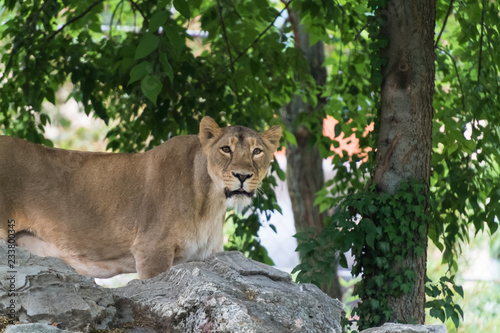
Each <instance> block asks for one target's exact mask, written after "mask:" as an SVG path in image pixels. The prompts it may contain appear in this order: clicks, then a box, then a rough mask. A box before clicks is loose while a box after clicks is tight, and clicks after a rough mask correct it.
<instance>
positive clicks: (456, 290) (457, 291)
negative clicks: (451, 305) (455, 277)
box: [453, 285, 464, 298]
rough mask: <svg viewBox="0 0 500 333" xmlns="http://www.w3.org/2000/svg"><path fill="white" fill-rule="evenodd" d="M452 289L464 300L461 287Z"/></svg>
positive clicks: (455, 286)
mask: <svg viewBox="0 0 500 333" xmlns="http://www.w3.org/2000/svg"><path fill="white" fill-rule="evenodd" d="M453 289H454V290H455V292H456V293H457V294H459V295H460V297H462V298H464V288H463V287H462V286H458V285H454V286H453Z"/></svg>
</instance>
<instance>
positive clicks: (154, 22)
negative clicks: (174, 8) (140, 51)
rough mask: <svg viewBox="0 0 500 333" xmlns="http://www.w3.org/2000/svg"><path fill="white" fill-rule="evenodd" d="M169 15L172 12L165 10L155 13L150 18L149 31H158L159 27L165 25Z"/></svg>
mask: <svg viewBox="0 0 500 333" xmlns="http://www.w3.org/2000/svg"><path fill="white" fill-rule="evenodd" d="M169 15H170V13H169V12H167V11H165V10H162V11H160V12H156V13H154V14H153V16H151V19H150V20H149V26H148V28H149V32H151V33H155V32H156V31H158V29H159V28H160V27H161V26H163V25H164V24H165V22H167V19H168V16H169Z"/></svg>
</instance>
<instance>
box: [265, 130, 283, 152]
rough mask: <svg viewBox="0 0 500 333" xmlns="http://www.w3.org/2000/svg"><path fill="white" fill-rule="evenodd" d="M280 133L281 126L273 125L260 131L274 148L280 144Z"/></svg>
mask: <svg viewBox="0 0 500 333" xmlns="http://www.w3.org/2000/svg"><path fill="white" fill-rule="evenodd" d="M281 134H282V133H281V126H279V125H274V126H273V127H271V128H270V129H268V130H267V131H265V132H264V133H262V137H263V138H264V139H266V140H268V141H269V142H270V143H271V145H273V148H274V150H277V149H278V148H279V146H280V139H281Z"/></svg>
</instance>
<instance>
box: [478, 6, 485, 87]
mask: <svg viewBox="0 0 500 333" xmlns="http://www.w3.org/2000/svg"><path fill="white" fill-rule="evenodd" d="M483 36H484V5H483V10H482V11H481V37H479V64H478V68H477V84H479V78H480V77H481V58H482V55H483Z"/></svg>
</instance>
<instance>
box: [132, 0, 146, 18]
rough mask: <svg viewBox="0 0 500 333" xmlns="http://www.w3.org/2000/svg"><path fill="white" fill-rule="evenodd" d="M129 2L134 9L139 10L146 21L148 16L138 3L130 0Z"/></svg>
mask: <svg viewBox="0 0 500 333" xmlns="http://www.w3.org/2000/svg"><path fill="white" fill-rule="evenodd" d="M129 1H130V3H131V4H132V5H133V7H134V8H135V9H137V11H138V12H139V13H140V14H141V16H142V18H143V19H145V20H146V15H144V12H143V11H142V10H141V8H140V7H139V5H138V4H136V3H135V2H134V0H129Z"/></svg>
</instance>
